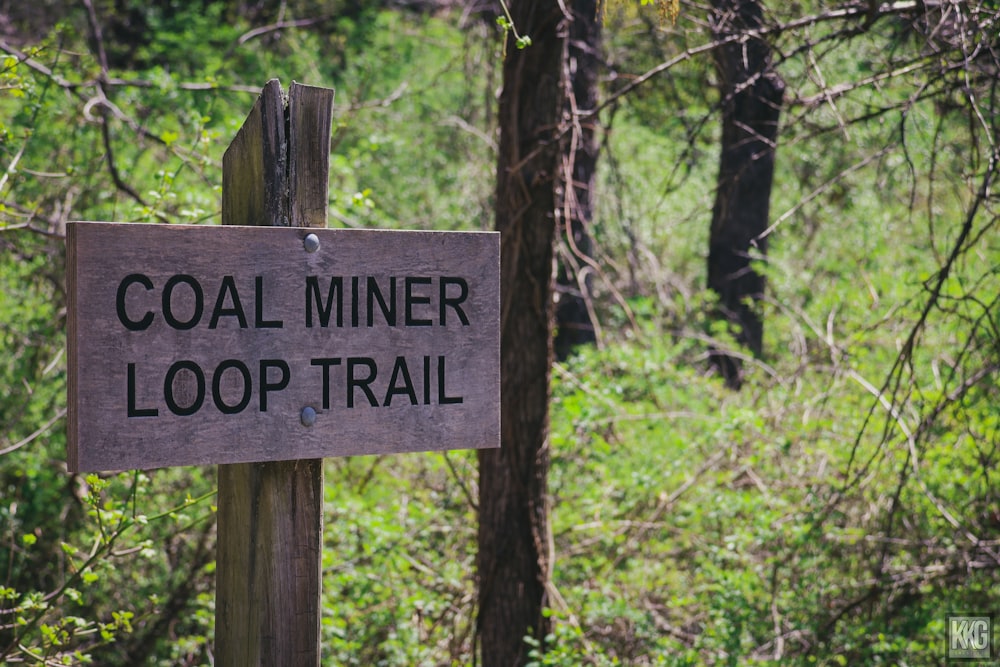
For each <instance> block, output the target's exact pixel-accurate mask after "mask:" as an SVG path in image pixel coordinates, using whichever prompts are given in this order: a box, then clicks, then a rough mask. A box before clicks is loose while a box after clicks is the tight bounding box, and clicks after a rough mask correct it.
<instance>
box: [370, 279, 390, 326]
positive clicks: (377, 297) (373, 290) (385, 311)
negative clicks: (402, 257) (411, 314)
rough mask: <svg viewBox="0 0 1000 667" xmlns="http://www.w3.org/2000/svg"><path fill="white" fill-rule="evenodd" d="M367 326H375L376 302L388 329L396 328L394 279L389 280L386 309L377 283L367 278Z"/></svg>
mask: <svg viewBox="0 0 1000 667" xmlns="http://www.w3.org/2000/svg"><path fill="white" fill-rule="evenodd" d="M367 291H368V326H374V324H375V312H374V311H375V301H378V305H379V308H381V309H382V317H384V318H385V323H386V324H388V325H389V326H390V327H394V326H396V277H395V276H391V277H390V278H389V306H388V307H386V305H385V299H384V298H382V292H381V291H380V290H379V288H378V281H377V280H375V279H374V278H371V277H369V278H368V290H367Z"/></svg>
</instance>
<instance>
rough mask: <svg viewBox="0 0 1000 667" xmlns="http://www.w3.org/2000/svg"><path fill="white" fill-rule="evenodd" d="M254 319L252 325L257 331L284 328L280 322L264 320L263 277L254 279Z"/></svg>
mask: <svg viewBox="0 0 1000 667" xmlns="http://www.w3.org/2000/svg"><path fill="white" fill-rule="evenodd" d="M254 288H255V289H254V291H253V295H254V309H253V312H254V319H253V325H254V327H255V328H257V329H280V328H282V327H283V326H284V322H282V321H281V320H265V319H264V276H257V277H256V278H254Z"/></svg>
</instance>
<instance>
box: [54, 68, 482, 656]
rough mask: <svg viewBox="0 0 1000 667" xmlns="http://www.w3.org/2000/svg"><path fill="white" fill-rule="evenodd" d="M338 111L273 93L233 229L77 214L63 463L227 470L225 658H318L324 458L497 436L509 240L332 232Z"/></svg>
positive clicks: (221, 552) (248, 125) (229, 224)
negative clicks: (502, 286) (503, 270)
mask: <svg viewBox="0 0 1000 667" xmlns="http://www.w3.org/2000/svg"><path fill="white" fill-rule="evenodd" d="M332 108H333V91H332V90H329V89H323V88H314V87H309V86H303V85H299V84H295V83H293V84H292V85H291V88H290V90H289V91H288V95H287V97H285V96H283V94H282V91H281V87H280V85H279V84H278V82H277V81H270V82H269V83H268V84H267V85H266V86H265V87H264V89H263V91H262V93H261V95H260V97H259V98H258V100H257V102H256V104H255V105H254V107H253V109H252V110H251V112H250V114H249V115H248V117H247V119H246V121H245V123H244V125H243V126H242V128H241V129H240V130H239V132H238V133H237V136H236V137H235V139H234V140H233V142H232V143H231V144H230V147H229V149H228V150H227V152H226V154H225V157H224V160H223V192H222V197H223V204H222V221H223V225H224V226H223V227H211V226H184V225H148V224H134V225H127V224H114V223H96V222H95V223H88V222H80V223H70V224H69V225H68V226H67V285H68V290H67V291H68V294H69V299H68V300H69V307H68V327H67V340H68V344H67V348H68V368H69V381H68V386H69V396H68V401H67V406H68V407H67V415H68V418H67V421H68V431H69V432H68V454H67V459H68V463H69V467H70V469H71V470H73V471H82V470H88V471H91V470H123V469H132V468H155V467H164V466H174V465H196V464H213V463H214V464H219V497H218V556H217V567H216V587H217V590H216V632H215V635H216V647H215V648H216V654H215V657H216V664H218V665H221V666H222V667H246V666H253V665H275V666H277V665H295V666H298V665H310V666H311V665H319V663H320V653H321V651H320V612H319V610H320V581H321V570H320V565H321V557H322V550H323V540H322V524H323V522H322V509H323V465H322V458H323V457H325V456H342V455H352V454H384V453H394V452H408V451H423V450H444V449H458V448H483V447H497V446H499V439H500V412H499V393H500V372H499V345H500V343H499V329H500V327H499V300H500V299H499V237H498V235H497V234H496V233H491V232H481V233H477V232H463V233H459V232H407V231H378V230H344V229H325V227H326V215H327V199H328V189H327V188H328V177H329V176H328V174H329V146H330V123H331V115H332Z"/></svg>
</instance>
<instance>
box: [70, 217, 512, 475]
mask: <svg viewBox="0 0 1000 667" xmlns="http://www.w3.org/2000/svg"><path fill="white" fill-rule="evenodd" d="M499 256H500V251H499V235H498V234H497V233H495V232H418V231H386V230H347V229H311V228H289V227H239V226H221V227H217V226H191V225H153V224H120V223H99V222H78V223H70V224H69V225H68V226H67V286H68V292H69V324H68V344H67V349H68V357H69V402H68V421H69V438H68V439H69V448H68V461H69V467H70V469H71V470H73V471H96V470H125V469H131V468H156V467H166V466H176V465H195V464H209V463H243V462H251V461H278V460H292V459H305V458H323V457H328V456H344V455H354V454H385V453H394V452H409V451H425V450H445V449H458V448H485V447H497V446H499V440H500V409H499V405H500V400H499V399H500V370H499V356H500V334H499V331H500V327H499V301H500V296H499V295H500V287H499V284H500V278H499Z"/></svg>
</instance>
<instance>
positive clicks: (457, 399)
mask: <svg viewBox="0 0 1000 667" xmlns="http://www.w3.org/2000/svg"><path fill="white" fill-rule="evenodd" d="M461 402H462V397H461V396H446V395H445V391H444V357H438V405H447V404H449V403H461Z"/></svg>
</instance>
